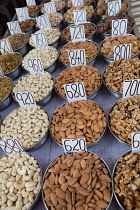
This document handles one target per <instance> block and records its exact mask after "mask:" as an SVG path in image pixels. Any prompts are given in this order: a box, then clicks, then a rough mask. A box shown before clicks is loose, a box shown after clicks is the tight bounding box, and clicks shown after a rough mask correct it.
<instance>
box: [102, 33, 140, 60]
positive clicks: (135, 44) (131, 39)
mask: <svg viewBox="0 0 140 210" xmlns="http://www.w3.org/2000/svg"><path fill="white" fill-rule="evenodd" d="M123 44H131V46H132V47H131V57H133V56H135V55H137V54H139V53H140V40H139V38H138V37H136V36H133V35H132V36H131V35H124V36H122V35H118V36H114V37H109V38H107V39H105V40H104V41H103V43H102V45H101V49H100V50H101V53H102V54H103V55H105V56H107V57H109V58H113V57H114V46H118V45H123Z"/></svg>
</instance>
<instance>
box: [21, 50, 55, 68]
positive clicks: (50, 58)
mask: <svg viewBox="0 0 140 210" xmlns="http://www.w3.org/2000/svg"><path fill="white" fill-rule="evenodd" d="M30 58H39V59H40V60H41V61H42V65H43V68H44V69H45V68H47V67H49V66H50V65H52V64H53V63H54V62H55V61H56V60H57V58H58V52H57V50H56V48H54V47H38V48H36V49H33V50H30V51H29V52H28V54H26V56H25V57H24V59H23V61H22V66H23V68H24V69H26V70H27V71H30V69H29V67H28V64H27V59H30Z"/></svg>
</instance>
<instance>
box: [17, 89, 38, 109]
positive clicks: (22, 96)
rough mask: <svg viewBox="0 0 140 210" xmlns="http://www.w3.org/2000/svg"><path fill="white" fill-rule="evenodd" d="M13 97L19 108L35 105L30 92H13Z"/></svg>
mask: <svg viewBox="0 0 140 210" xmlns="http://www.w3.org/2000/svg"><path fill="white" fill-rule="evenodd" d="M15 97H16V99H17V101H18V103H19V105H20V107H21V108H24V107H28V106H36V102H35V100H34V97H33V95H32V93H31V92H19V93H15Z"/></svg>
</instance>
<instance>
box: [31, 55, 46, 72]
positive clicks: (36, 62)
mask: <svg viewBox="0 0 140 210" xmlns="http://www.w3.org/2000/svg"><path fill="white" fill-rule="evenodd" d="M27 64H28V67H29V69H30V71H32V72H34V73H38V74H39V75H43V74H44V68H43V65H42V62H41V60H40V58H30V59H28V60H27Z"/></svg>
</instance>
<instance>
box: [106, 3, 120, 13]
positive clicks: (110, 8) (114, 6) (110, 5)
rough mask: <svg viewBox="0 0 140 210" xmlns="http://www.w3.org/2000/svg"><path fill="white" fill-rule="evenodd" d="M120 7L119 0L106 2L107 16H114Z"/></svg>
mask: <svg viewBox="0 0 140 210" xmlns="http://www.w3.org/2000/svg"><path fill="white" fill-rule="evenodd" d="M120 9H121V0H117V1H111V2H108V16H115V15H116V14H117V12H118V11H119V10H120Z"/></svg>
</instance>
